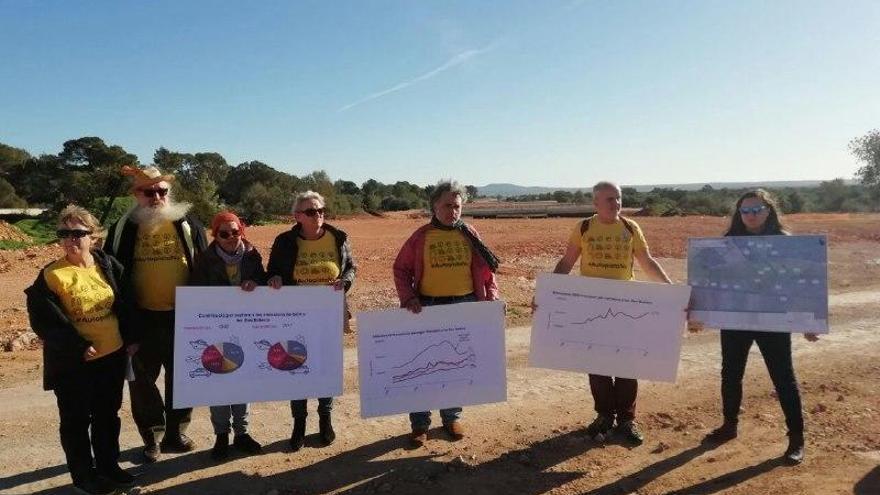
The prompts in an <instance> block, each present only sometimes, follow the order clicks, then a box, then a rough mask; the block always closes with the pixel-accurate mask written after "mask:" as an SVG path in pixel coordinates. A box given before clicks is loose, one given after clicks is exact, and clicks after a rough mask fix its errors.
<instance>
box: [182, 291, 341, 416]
mask: <svg viewBox="0 0 880 495" xmlns="http://www.w3.org/2000/svg"><path fill="white" fill-rule="evenodd" d="M342 298H343V296H342V291H336V290H333V288H332V287H323V286H322V287H282V288H281V289H278V290H276V289H270V288H269V287H257V288H256V289H255V290H254V291H253V292H245V291H242V290H241V289H239V288H238V287H178V288H177V303H176V309H175V324H174V407H175V408H181V407H192V406H205V405H225V404H239V403H246V402H260V401H273V400H291V399H306V398H313V397H332V396H335V395H341V394H342V310H343V299H342Z"/></svg>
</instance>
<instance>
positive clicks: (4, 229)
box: [0, 220, 31, 242]
mask: <svg viewBox="0 0 880 495" xmlns="http://www.w3.org/2000/svg"><path fill="white" fill-rule="evenodd" d="M0 241H21V242H30V241H31V238H30V236H29V235H27V234H25V233H24V232H22V231H21V230H19V229H18V227H16V226H15V225H10V224H8V223H6V222H4V221H3V220H0Z"/></svg>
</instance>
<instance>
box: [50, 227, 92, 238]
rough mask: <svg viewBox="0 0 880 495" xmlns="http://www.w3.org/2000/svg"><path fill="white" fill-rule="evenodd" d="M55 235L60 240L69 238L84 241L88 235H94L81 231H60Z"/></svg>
mask: <svg viewBox="0 0 880 495" xmlns="http://www.w3.org/2000/svg"><path fill="white" fill-rule="evenodd" d="M55 235H57V236H58V238H59V239H67V238H68V237H70V238H73V239H82V238H83V237H85V236H87V235H92V231H91V230H80V229H58V230H56V231H55Z"/></svg>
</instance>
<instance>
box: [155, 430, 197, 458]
mask: <svg viewBox="0 0 880 495" xmlns="http://www.w3.org/2000/svg"><path fill="white" fill-rule="evenodd" d="M195 448H196V443H195V442H193V441H192V439H191V438H189V437H188V436H186V435H184V434H183V433H181V434H179V435H176V436H172V437H167V436H166V437H165V438H163V439H162V443H160V444H159V449H160V450H161V451H162V453H163V454H166V453H171V454H182V453H184V452H191V451H193V450H194V449H195Z"/></svg>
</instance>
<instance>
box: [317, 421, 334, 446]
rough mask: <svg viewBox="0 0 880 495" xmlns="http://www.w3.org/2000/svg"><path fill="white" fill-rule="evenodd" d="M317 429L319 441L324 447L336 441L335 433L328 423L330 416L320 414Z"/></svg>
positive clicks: (331, 424)
mask: <svg viewBox="0 0 880 495" xmlns="http://www.w3.org/2000/svg"><path fill="white" fill-rule="evenodd" d="M318 428H319V431H320V433H321V441H322V442H324V445H330V444H331V443H333V441H334V440H336V432H335V431H333V423H332V422H331V421H330V414H322V415H321V416H320V420H319V422H318Z"/></svg>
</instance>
